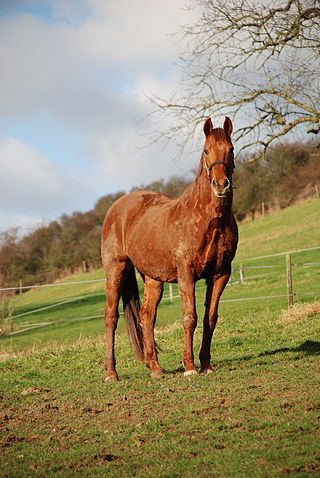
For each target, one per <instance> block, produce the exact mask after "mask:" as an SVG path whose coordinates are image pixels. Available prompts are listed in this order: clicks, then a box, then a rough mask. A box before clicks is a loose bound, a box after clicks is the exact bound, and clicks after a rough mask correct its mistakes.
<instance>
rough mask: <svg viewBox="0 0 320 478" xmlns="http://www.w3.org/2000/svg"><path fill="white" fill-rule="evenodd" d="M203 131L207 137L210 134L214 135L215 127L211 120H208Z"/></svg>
mask: <svg viewBox="0 0 320 478" xmlns="http://www.w3.org/2000/svg"><path fill="white" fill-rule="evenodd" d="M203 131H204V134H205V135H206V136H209V134H212V131H213V125H212V121H211V118H208V119H207V120H206V122H205V123H204V127H203Z"/></svg>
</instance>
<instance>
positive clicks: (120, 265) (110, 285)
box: [104, 261, 127, 381]
mask: <svg viewBox="0 0 320 478" xmlns="http://www.w3.org/2000/svg"><path fill="white" fill-rule="evenodd" d="M105 270H106V298H107V303H106V308H105V311H104V326H105V332H106V355H105V362H104V364H105V369H106V373H107V375H106V381H117V380H119V377H118V374H117V371H116V359H115V352H114V342H115V332H116V328H117V324H118V319H119V300H120V295H121V288H122V284H123V282H124V278H125V275H126V271H127V264H126V262H119V261H114V262H113V263H112V264H108V266H105Z"/></svg>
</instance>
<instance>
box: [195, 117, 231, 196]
mask: <svg viewBox="0 0 320 478" xmlns="http://www.w3.org/2000/svg"><path fill="white" fill-rule="evenodd" d="M232 129H233V126H232V121H231V119H230V118H228V117H226V119H225V121H224V124H223V129H222V128H215V129H214V128H213V125H212V121H211V118H208V119H207V120H206V122H205V124H204V127H203V131H204V134H205V136H206V140H205V144H204V149H203V155H202V158H203V164H204V167H205V169H206V171H207V174H208V177H209V180H210V183H211V186H212V190H213V193H214V195H215V196H216V197H218V198H223V197H226V196H227V194H229V193H230V192H231V191H232V174H233V170H234V167H235V166H234V161H233V157H234V156H233V146H232V142H231V138H230V137H231V133H232Z"/></svg>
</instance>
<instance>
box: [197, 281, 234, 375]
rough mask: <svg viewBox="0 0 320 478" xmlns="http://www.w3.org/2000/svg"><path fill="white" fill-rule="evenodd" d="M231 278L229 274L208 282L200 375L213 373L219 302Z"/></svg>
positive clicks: (200, 356)
mask: <svg viewBox="0 0 320 478" xmlns="http://www.w3.org/2000/svg"><path fill="white" fill-rule="evenodd" d="M229 277H230V273H229V272H228V273H227V274H224V275H222V276H219V277H216V278H215V277H213V278H210V279H208V280H207V293H206V303H205V307H206V310H205V315H204V319H203V337H202V344H201V349H200V354H199V359H200V364H201V370H200V373H204V372H206V373H210V372H212V371H213V366H212V364H211V354H210V347H211V341H212V335H213V332H214V329H215V327H216V325H217V322H218V306H219V300H220V297H221V294H222V292H223V290H224V288H225V286H226V285H227V282H228V280H229Z"/></svg>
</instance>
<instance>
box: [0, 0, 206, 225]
mask: <svg viewBox="0 0 320 478" xmlns="http://www.w3.org/2000/svg"><path fill="white" fill-rule="evenodd" d="M197 16H198V12H197V10H196V9H188V8H186V1H184V0H161V1H155V0H135V1H132V0H117V1H115V0H77V1H75V0H0V62H1V74H0V91H1V95H0V232H4V231H7V230H8V229H9V228H11V227H19V230H20V231H21V232H22V233H24V234H25V233H28V232H30V231H32V230H34V228H35V227H37V226H39V225H42V224H44V223H47V222H49V221H50V220H54V219H58V218H59V217H61V215H62V214H64V213H67V214H70V213H72V212H74V211H82V212H84V211H88V210H90V209H92V208H93V207H94V205H95V203H96V201H97V200H98V199H99V198H100V197H101V196H103V195H106V194H109V193H114V192H117V191H120V190H124V191H126V192H128V191H129V190H130V189H131V188H132V187H134V186H139V185H141V184H148V183H150V182H152V181H154V180H158V179H160V178H165V179H166V178H168V177H170V176H171V175H174V174H179V175H183V174H188V173H189V172H190V169H191V168H193V167H194V166H196V165H197V163H198V159H199V158H198V157H197V156H196V155H195V154H193V155H188V156H185V157H181V158H179V159H177V155H176V149H175V146H174V145H173V144H172V145H171V144H170V145H169V146H167V147H166V148H165V149H164V148H163V144H160V143H155V144H151V145H150V146H148V147H147V146H146V138H145V134H148V133H150V132H152V131H154V130H155V129H158V128H159V127H160V128H161V126H165V125H164V124H161V123H160V124H158V121H159V118H156V117H155V116H154V115H150V113H151V111H152V107H151V105H150V103H149V102H148V100H147V96H148V95H150V94H154V95H158V94H160V95H163V96H167V97H168V96H170V93H172V92H174V91H175V90H176V89H177V88H178V87H179V71H178V68H177V65H176V61H177V60H178V58H179V56H180V55H181V54H182V53H183V51H184V50H185V45H184V43H183V40H181V39H180V40H179V39H178V37H177V36H176V35H174V34H175V33H177V32H178V31H179V30H180V27H181V26H182V25H185V24H192V23H193V22H194V21H195V20H196V18H197ZM162 121H165V120H164V119H163V120H162Z"/></svg>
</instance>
